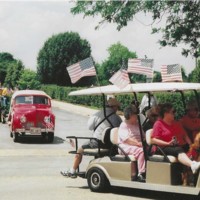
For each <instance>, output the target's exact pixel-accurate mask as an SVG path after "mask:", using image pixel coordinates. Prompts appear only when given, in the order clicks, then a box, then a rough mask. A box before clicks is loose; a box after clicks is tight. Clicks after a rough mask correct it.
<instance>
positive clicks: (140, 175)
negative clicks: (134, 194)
mask: <svg viewBox="0 0 200 200" xmlns="http://www.w3.org/2000/svg"><path fill="white" fill-rule="evenodd" d="M137 181H138V182H142V183H145V182H146V179H145V175H144V174H138V176H137Z"/></svg>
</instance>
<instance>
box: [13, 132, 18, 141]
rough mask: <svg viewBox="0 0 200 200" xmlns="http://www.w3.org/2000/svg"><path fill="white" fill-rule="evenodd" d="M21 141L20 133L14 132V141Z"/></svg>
mask: <svg viewBox="0 0 200 200" xmlns="http://www.w3.org/2000/svg"><path fill="white" fill-rule="evenodd" d="M18 141H19V133H13V142H18Z"/></svg>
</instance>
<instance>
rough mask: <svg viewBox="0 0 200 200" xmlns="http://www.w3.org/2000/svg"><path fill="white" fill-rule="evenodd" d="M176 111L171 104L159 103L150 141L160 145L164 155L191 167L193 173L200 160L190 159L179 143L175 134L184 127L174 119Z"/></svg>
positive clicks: (199, 165) (199, 166)
mask: <svg viewBox="0 0 200 200" xmlns="http://www.w3.org/2000/svg"><path fill="white" fill-rule="evenodd" d="M175 113H176V111H175V110H174V108H173V106H172V104H170V103H164V104H160V111H159V115H160V117H161V118H160V119H158V120H157V121H156V122H155V124H154V126H153V132H152V136H151V137H152V143H153V144H156V145H158V146H160V147H161V148H162V150H163V152H164V153H165V154H166V155H171V156H174V157H176V158H177V159H178V161H179V162H180V163H182V164H183V165H185V166H188V167H190V168H191V170H192V172H193V174H195V173H197V171H198V170H199V168H200V162H196V161H191V160H190V159H189V157H188V156H187V155H186V153H185V152H184V149H183V148H182V147H181V146H180V145H179V141H178V139H177V137H176V136H177V135H178V134H180V132H181V131H183V130H184V129H183V128H182V127H181V124H180V123H177V122H176V121H175V117H174V115H175Z"/></svg>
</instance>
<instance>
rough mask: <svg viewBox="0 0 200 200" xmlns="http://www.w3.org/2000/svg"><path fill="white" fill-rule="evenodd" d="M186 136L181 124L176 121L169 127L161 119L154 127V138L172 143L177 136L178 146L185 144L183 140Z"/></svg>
mask: <svg viewBox="0 0 200 200" xmlns="http://www.w3.org/2000/svg"><path fill="white" fill-rule="evenodd" d="M184 134H185V131H184V129H183V128H182V126H181V124H180V123H178V122H175V121H174V122H173V123H172V124H171V125H168V124H166V123H165V122H164V121H163V120H162V119H159V120H157V121H156V122H155V124H154V126H153V133H152V138H157V139H160V140H163V141H165V142H170V141H171V140H172V139H173V137H174V136H176V138H177V140H178V144H179V145H182V144H185V142H184V140H183V137H184Z"/></svg>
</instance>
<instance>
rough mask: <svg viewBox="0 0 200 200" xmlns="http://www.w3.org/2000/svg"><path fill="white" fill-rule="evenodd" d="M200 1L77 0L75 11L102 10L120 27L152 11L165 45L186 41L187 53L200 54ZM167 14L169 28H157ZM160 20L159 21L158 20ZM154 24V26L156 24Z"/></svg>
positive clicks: (91, 13)
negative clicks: (137, 16)
mask: <svg viewBox="0 0 200 200" xmlns="http://www.w3.org/2000/svg"><path fill="white" fill-rule="evenodd" d="M199 10H200V3H199V0H193V1H167V0H166V1H128V0H123V1H77V2H76V5H75V6H74V7H73V8H72V9H71V12H72V13H73V14H79V13H84V15H85V16H95V15H98V14H100V15H101V17H102V21H100V22H99V25H98V26H97V28H98V27H99V26H100V25H101V24H102V23H104V22H109V23H111V22H113V23H116V24H117V29H118V30H120V29H121V28H123V27H124V26H127V24H128V22H129V21H131V20H133V18H134V17H135V15H136V14H137V13H140V12H144V13H151V14H152V24H151V26H152V33H158V32H161V33H162V34H163V36H162V39H161V40H159V43H160V45H161V46H166V45H169V46H173V47H174V46H177V45H178V44H179V43H181V42H182V43H184V44H187V45H188V46H189V48H185V49H183V51H182V54H183V55H185V56H187V55H188V54H189V53H190V54H192V55H193V56H194V57H198V56H200V51H199V47H200V44H199V41H200V12H199ZM164 15H165V16H166V21H165V23H166V25H165V28H161V27H159V28H157V27H156V26H157V23H155V22H157V21H158V20H159V21H161V20H162V18H164V17H163V16H164ZM156 20H157V21H156ZM153 25H154V26H153Z"/></svg>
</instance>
